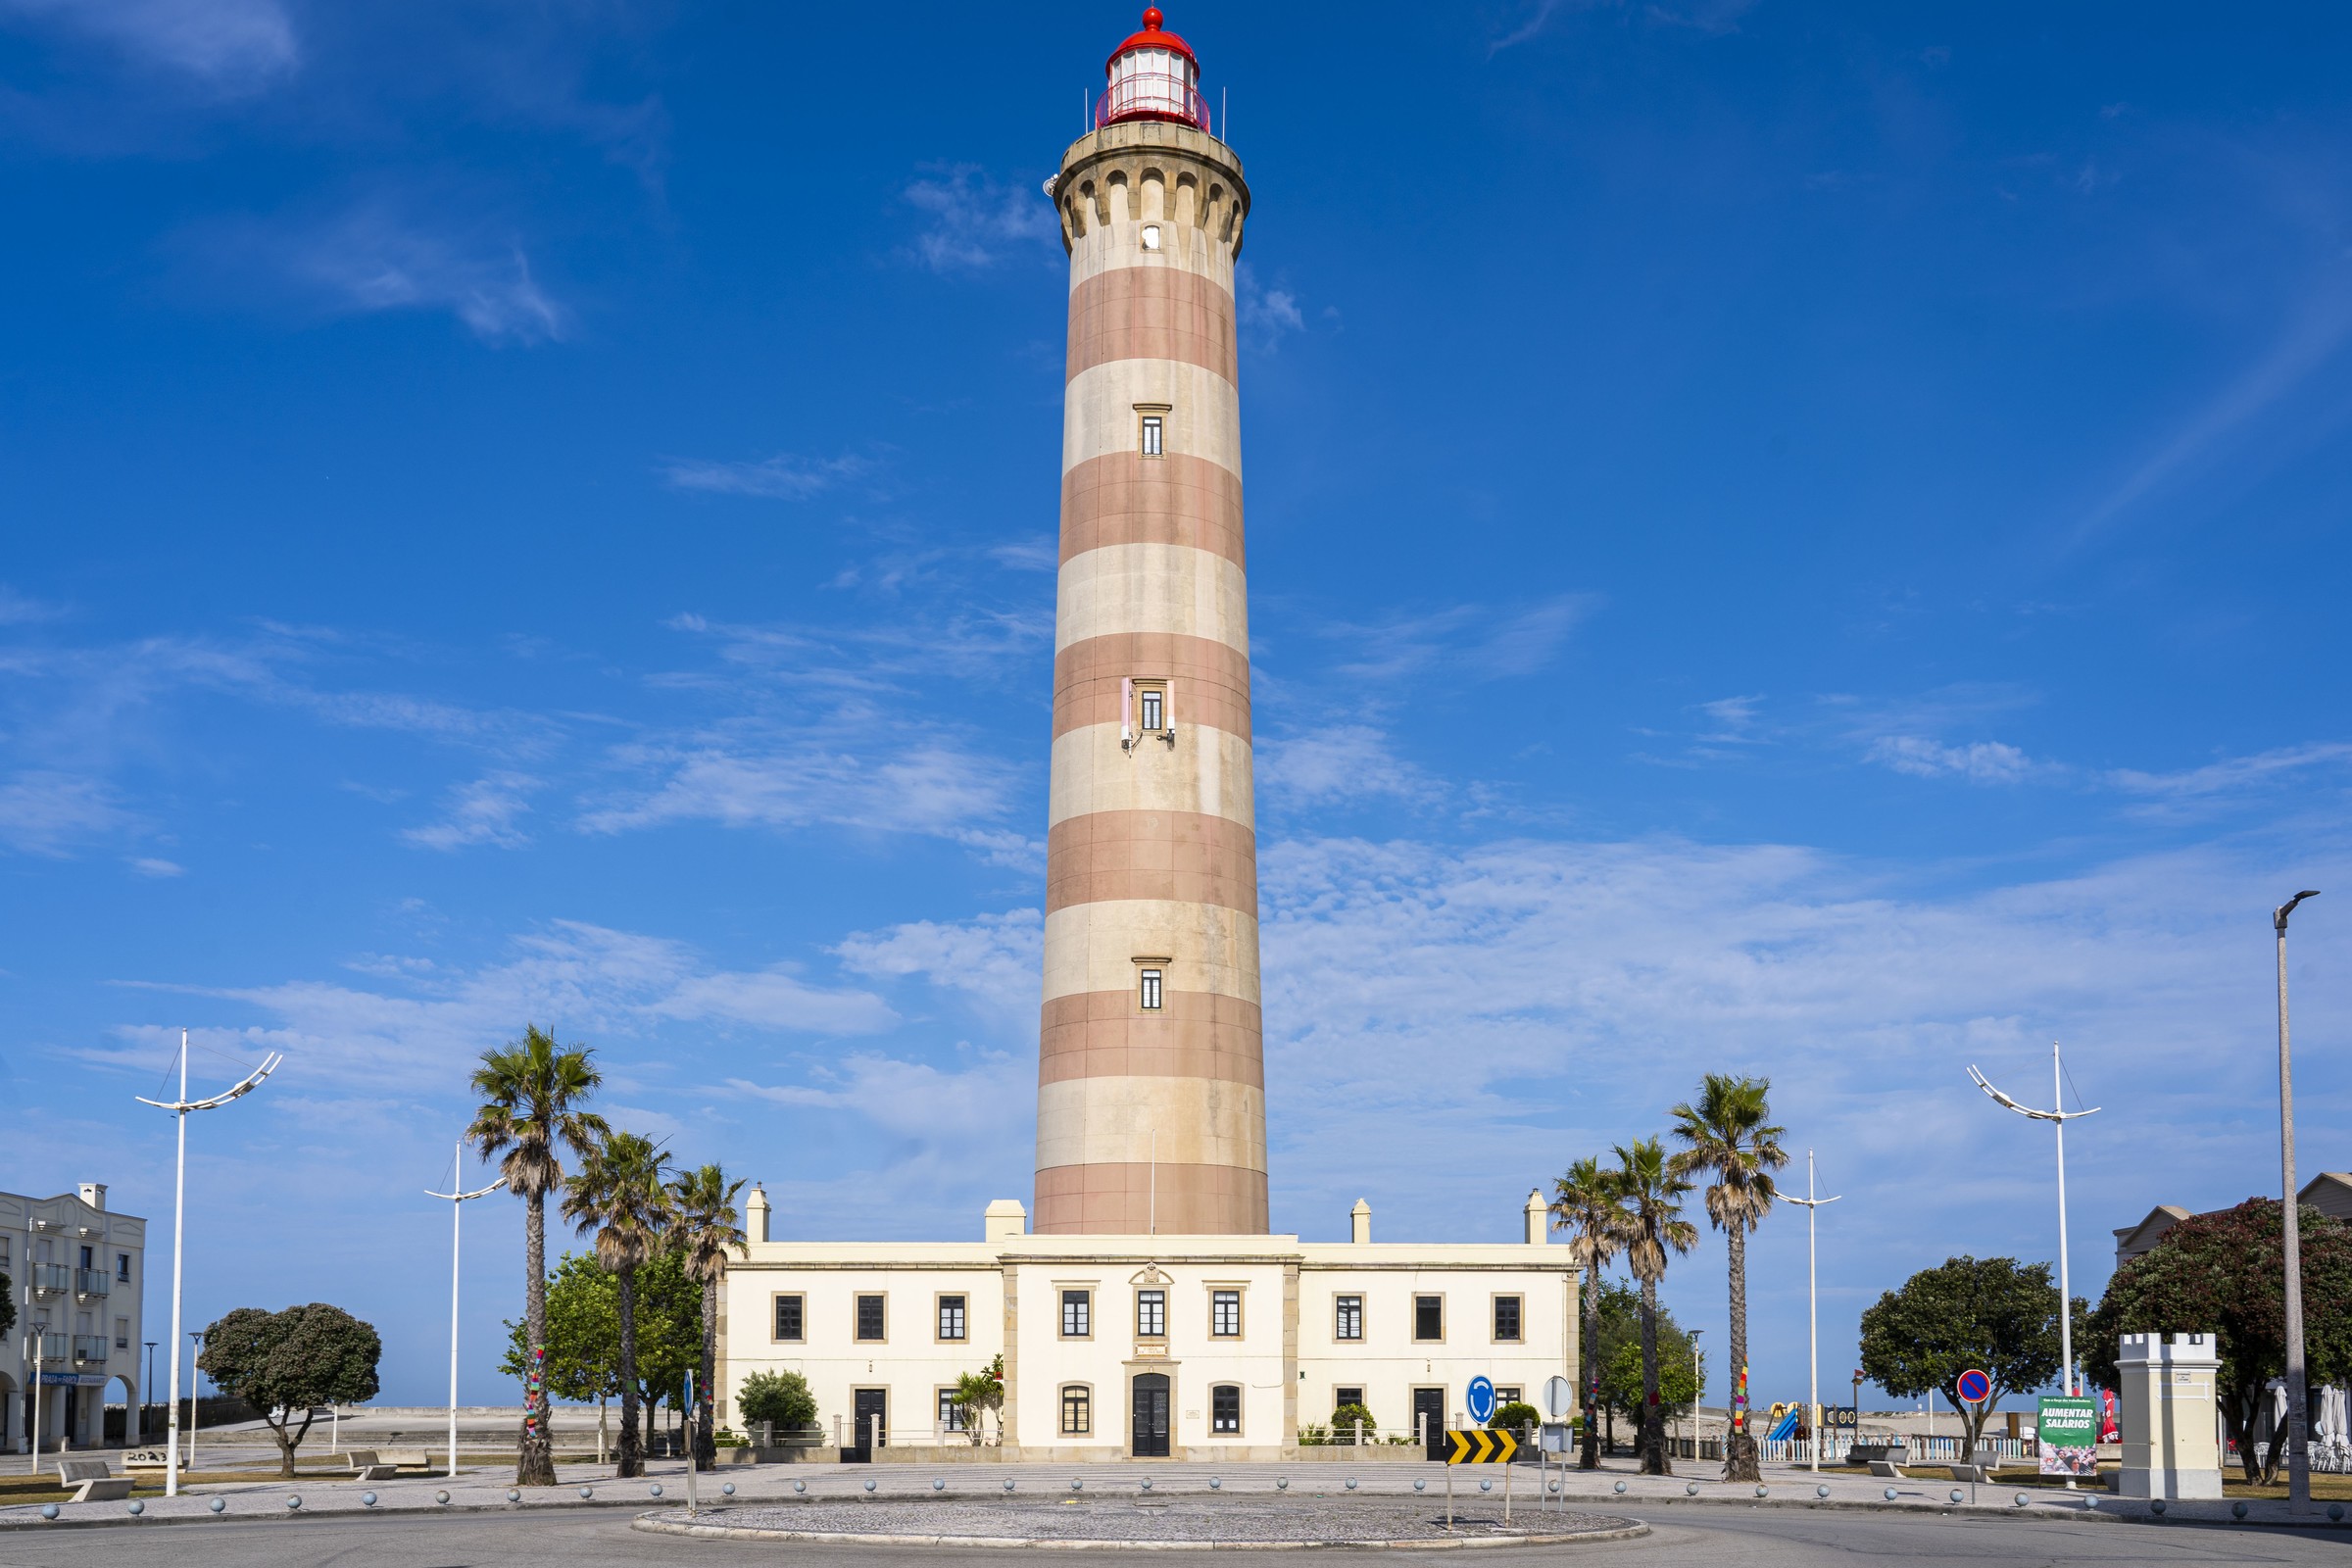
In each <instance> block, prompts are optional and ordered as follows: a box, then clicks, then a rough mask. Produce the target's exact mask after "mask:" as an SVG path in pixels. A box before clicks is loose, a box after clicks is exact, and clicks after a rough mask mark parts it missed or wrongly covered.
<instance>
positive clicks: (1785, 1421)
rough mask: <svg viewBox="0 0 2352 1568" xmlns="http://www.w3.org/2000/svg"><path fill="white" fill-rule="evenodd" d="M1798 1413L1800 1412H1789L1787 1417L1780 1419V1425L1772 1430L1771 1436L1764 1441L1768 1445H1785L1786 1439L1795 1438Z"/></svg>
mask: <svg viewBox="0 0 2352 1568" xmlns="http://www.w3.org/2000/svg"><path fill="white" fill-rule="evenodd" d="M1800 1413H1801V1412H1799V1411H1795V1410H1791V1411H1789V1413H1788V1414H1787V1415H1785V1416H1783V1417H1781V1424H1780V1425H1779V1426H1777V1427H1774V1428H1773V1429H1772V1436H1771V1437H1770V1438H1768V1439H1766V1440H1765V1441H1767V1442H1769V1443H1785V1442H1787V1441H1788V1440H1789V1439H1790V1438H1793V1437H1795V1436H1796V1423H1797V1418H1798V1416H1799V1414H1800Z"/></svg>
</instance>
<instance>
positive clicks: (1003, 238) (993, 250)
mask: <svg viewBox="0 0 2352 1568" xmlns="http://www.w3.org/2000/svg"><path fill="white" fill-rule="evenodd" d="M905 196H906V199H907V204H908V205H910V206H912V207H913V208H914V209H915V210H916V211H918V212H920V213H922V214H924V215H925V216H926V217H928V218H929V219H930V221H931V222H930V226H929V227H928V228H926V229H924V230H923V232H922V233H920V234H918V235H916V236H915V238H914V242H913V246H912V251H911V254H912V255H913V257H914V259H915V260H917V261H918V262H920V263H921V264H922V265H923V266H925V267H928V268H930V269H931V270H933V271H935V272H954V271H970V270H978V269H981V268H988V267H994V266H996V265H997V264H999V263H1001V262H1005V261H1009V260H1012V259H1013V258H1015V257H1020V256H1030V257H1034V258H1036V259H1038V260H1040V261H1044V260H1049V259H1052V258H1053V257H1054V249H1055V248H1054V247H1051V246H1050V242H1051V241H1052V240H1053V238H1054V235H1056V234H1057V233H1058V232H1059V231H1060V230H1059V226H1058V222H1057V221H1056V220H1055V218H1054V206H1053V203H1051V202H1049V201H1047V200H1046V199H1045V197H1044V196H1043V195H1042V194H1040V193H1039V191H1038V189H1037V187H1035V186H1034V185H1022V184H1009V185H1008V184H1005V182H1004V181H1002V180H999V179H997V178H995V177H993V176H992V175H990V174H988V173H987V172H984V171H982V170H981V169H980V167H979V166H978V165H976V164H941V165H935V166H933V167H932V168H931V169H930V170H929V171H928V172H926V174H925V177H923V178H921V179H918V180H915V181H913V182H912V183H911V184H909V185H908V186H907V189H906V192H905Z"/></svg>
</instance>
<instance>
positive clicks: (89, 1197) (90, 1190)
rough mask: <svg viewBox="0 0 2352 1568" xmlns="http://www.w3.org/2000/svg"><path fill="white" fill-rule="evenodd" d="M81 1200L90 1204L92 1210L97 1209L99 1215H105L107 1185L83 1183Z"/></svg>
mask: <svg viewBox="0 0 2352 1568" xmlns="http://www.w3.org/2000/svg"><path fill="white" fill-rule="evenodd" d="M81 1201H83V1202H85V1203H87V1204H89V1205H90V1206H91V1207H92V1208H94V1209H96V1210H97V1211H98V1212H99V1213H101V1214H103V1213H105V1212H106V1183H104V1182H83V1183H82V1184H81Z"/></svg>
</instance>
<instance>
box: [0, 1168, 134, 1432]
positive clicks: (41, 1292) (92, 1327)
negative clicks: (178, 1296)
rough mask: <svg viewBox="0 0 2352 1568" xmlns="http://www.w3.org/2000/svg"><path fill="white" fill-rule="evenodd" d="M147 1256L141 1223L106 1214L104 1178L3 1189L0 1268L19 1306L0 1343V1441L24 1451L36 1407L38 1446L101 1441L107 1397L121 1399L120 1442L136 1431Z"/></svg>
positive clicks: (118, 1401)
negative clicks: (48, 1194)
mask: <svg viewBox="0 0 2352 1568" xmlns="http://www.w3.org/2000/svg"><path fill="white" fill-rule="evenodd" d="M146 1254H147V1222H146V1221H145V1220H143V1219H139V1218H137V1217H135V1216H132V1215H129V1214H115V1213H110V1212H108V1210H107V1206H106V1185H105V1183H103V1182H83V1183H82V1184H81V1186H80V1187H79V1189H78V1190H76V1191H75V1192H73V1193H61V1194H59V1195H58V1196H57V1197H55V1198H30V1197H26V1196H25V1195H23V1194H19V1193H0V1274H5V1275H6V1276H8V1281H9V1299H10V1300H11V1301H12V1302H13V1303H14V1304H15V1306H16V1309H17V1324H16V1327H15V1328H14V1329H13V1330H11V1331H10V1333H9V1334H8V1336H7V1337H6V1341H5V1343H4V1344H0V1407H4V1408H5V1425H0V1433H5V1438H0V1447H4V1448H5V1449H6V1450H7V1451H9V1452H12V1453H24V1452H27V1451H29V1450H30V1448H31V1447H32V1445H33V1438H34V1414H35V1410H36V1407H37V1410H38V1415H39V1440H40V1447H41V1450H42V1451H43V1452H48V1451H51V1450H53V1449H58V1448H67V1447H73V1448H88V1447H98V1446H103V1445H104V1444H106V1443H107V1441H108V1435H107V1430H106V1407H107V1406H108V1405H110V1404H113V1405H121V1406H123V1423H124V1424H123V1431H122V1433H121V1435H120V1441H123V1442H136V1441H138V1438H139V1405H140V1402H141V1397H142V1390H141V1384H140V1372H141V1368H142V1365H143V1341H142V1339H141V1334H142V1332H143V1331H144V1329H145V1318H144V1316H143V1314H142V1313H141V1311H140V1298H141V1297H142V1295H143V1294H144V1287H145V1282H146V1277H147V1275H146ZM36 1382H37V1384H38V1387H39V1393H38V1397H37V1398H36V1397H35V1396H34V1387H35V1384H36Z"/></svg>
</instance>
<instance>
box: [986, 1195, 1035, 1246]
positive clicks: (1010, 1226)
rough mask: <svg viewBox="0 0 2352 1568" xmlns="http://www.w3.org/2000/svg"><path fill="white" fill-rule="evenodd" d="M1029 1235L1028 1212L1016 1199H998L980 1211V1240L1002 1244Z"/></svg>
mask: <svg viewBox="0 0 2352 1568" xmlns="http://www.w3.org/2000/svg"><path fill="white" fill-rule="evenodd" d="M1028 1234H1029V1211H1028V1210H1027V1209H1025V1208H1023V1207H1022V1206H1021V1201H1020V1200H1019V1199H1017V1198H1000V1199H998V1200H997V1201H995V1202H993V1203H991V1204H989V1205H988V1207H987V1208H986V1209H984V1210H982V1211H981V1214H980V1239H981V1240H982V1241H984V1242H1002V1241H1007V1240H1010V1239H1011V1238H1012V1237H1015V1236H1026V1235H1028Z"/></svg>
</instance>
